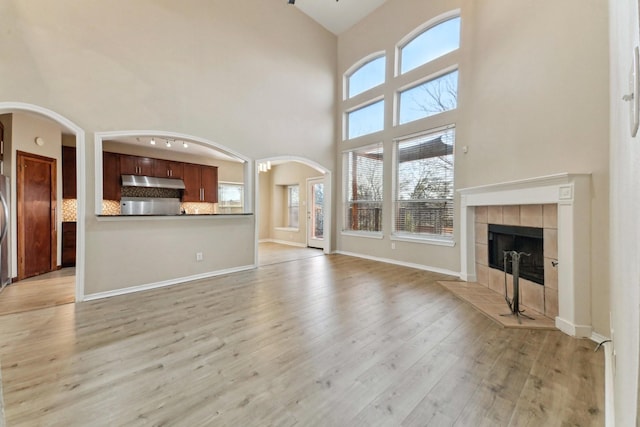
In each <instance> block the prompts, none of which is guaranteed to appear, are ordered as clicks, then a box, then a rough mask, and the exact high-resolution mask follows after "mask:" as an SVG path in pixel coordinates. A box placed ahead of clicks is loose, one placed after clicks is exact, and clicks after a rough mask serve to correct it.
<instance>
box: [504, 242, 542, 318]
mask: <svg viewBox="0 0 640 427" xmlns="http://www.w3.org/2000/svg"><path fill="white" fill-rule="evenodd" d="M509 256H511V274H512V276H513V297H512V298H511V299H509V294H508V293H507V258H508V257H509ZM523 256H531V254H529V253H526V252H517V251H504V264H503V266H504V299H505V301H506V302H507V305H508V306H509V310H510V311H511V313H508V314H501V316H516V317H517V318H518V323H522V320H521V319H520V316H523V317H526V318H527V319H531V320H534V319H533V317H530V316H527V315H526V314H524V310H520V284H519V279H520V258H521V257H523Z"/></svg>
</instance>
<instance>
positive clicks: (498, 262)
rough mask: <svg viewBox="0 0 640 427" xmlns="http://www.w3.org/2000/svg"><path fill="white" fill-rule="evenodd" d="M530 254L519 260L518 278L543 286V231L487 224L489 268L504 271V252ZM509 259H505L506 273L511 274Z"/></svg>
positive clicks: (534, 228) (533, 228)
mask: <svg viewBox="0 0 640 427" xmlns="http://www.w3.org/2000/svg"><path fill="white" fill-rule="evenodd" d="M505 251H509V252H510V251H516V252H525V253H529V254H531V256H524V255H523V256H522V257H521V258H520V277H522V278H523V279H527V280H530V281H532V282H534V283H539V284H540V285H544V245H543V229H542V228H536V227H520V226H513V225H498V224H489V248H488V252H489V266H490V267H493V268H497V269H498V270H502V271H504V252H505ZM511 270H512V266H511V257H510V256H509V257H507V273H509V274H511V273H512V272H511Z"/></svg>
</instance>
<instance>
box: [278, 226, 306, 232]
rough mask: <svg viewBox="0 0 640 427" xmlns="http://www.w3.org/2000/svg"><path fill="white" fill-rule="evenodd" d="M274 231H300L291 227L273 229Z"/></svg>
mask: <svg viewBox="0 0 640 427" xmlns="http://www.w3.org/2000/svg"><path fill="white" fill-rule="evenodd" d="M274 230H276V231H295V232H298V231H300V229H299V228H293V227H274Z"/></svg>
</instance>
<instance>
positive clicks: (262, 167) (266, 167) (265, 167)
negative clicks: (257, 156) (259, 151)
mask: <svg viewBox="0 0 640 427" xmlns="http://www.w3.org/2000/svg"><path fill="white" fill-rule="evenodd" d="M270 170H271V162H270V161H267V162H266V163H263V162H259V163H258V172H268V171H270Z"/></svg>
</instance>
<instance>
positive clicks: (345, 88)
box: [342, 50, 388, 101]
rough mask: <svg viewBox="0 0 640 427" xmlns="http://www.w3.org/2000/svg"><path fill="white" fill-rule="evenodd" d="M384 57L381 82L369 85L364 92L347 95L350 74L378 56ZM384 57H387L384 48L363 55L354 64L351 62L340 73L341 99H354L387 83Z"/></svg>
mask: <svg viewBox="0 0 640 427" xmlns="http://www.w3.org/2000/svg"><path fill="white" fill-rule="evenodd" d="M383 57H384V58H385V67H384V81H383V82H382V83H380V84H379V85H376V86H373V87H370V88H369V89H367V90H365V91H364V92H360V93H358V94H356V95H353V96H352V97H349V79H350V78H351V76H353V74H354V73H355V72H356V71H358V70H359V69H360V68H362V67H364V66H365V65H367V64H368V63H369V62H371V61H375V60H376V59H379V58H383ZM386 57H387V52H386V51H384V50H380V51H378V52H374V53H372V54H370V55H367V56H365V57H364V58H362V59H360V60H359V61H357V62H356V63H355V64H353V65H352V66H351V67H349V69H347V71H345V72H344V74H343V75H342V79H343V80H342V100H343V101H346V100H347V99H354V98H357V97H359V96H361V95H363V94H366V93H367V92H369V91H372V90H374V89H375V88H379V87H381V86H384V85H385V84H386V83H387V80H388V76H387V67H386Z"/></svg>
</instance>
